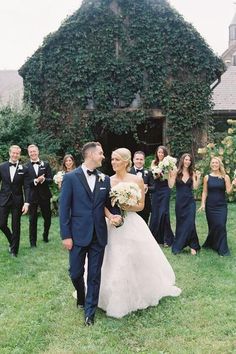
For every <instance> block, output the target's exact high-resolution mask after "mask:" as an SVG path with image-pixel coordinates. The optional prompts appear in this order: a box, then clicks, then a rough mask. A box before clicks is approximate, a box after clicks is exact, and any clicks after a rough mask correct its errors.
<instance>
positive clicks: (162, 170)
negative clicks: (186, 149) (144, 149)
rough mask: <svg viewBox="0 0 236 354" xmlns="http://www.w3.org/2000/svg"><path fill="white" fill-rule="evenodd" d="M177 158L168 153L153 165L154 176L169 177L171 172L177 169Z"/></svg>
mask: <svg viewBox="0 0 236 354" xmlns="http://www.w3.org/2000/svg"><path fill="white" fill-rule="evenodd" d="M176 162H177V159H176V158H175V157H172V156H169V155H167V156H166V157H164V159H163V160H162V161H160V162H159V164H158V165H157V166H153V167H152V174H153V177H154V178H155V179H156V178H161V179H167V178H168V175H169V172H170V171H172V170H176Z"/></svg>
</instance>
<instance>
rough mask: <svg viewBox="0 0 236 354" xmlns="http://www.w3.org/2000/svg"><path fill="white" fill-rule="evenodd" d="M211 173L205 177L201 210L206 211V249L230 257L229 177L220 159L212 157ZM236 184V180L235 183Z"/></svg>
mask: <svg viewBox="0 0 236 354" xmlns="http://www.w3.org/2000/svg"><path fill="white" fill-rule="evenodd" d="M210 168H211V172H210V174H209V175H206V176H205V177H204V181H203V192H202V203H201V207H200V209H199V210H205V209H206V218H207V223H208V236H207V239H206V241H205V242H204V244H203V246H202V247H204V248H212V249H213V250H215V251H217V252H218V254H219V255H220V256H229V255H230V251H229V248H228V243H227V231H226V222H227V201H226V197H225V192H227V193H228V194H229V193H230V192H231V191H232V185H231V183H230V178H229V176H228V175H227V174H226V173H225V169H224V165H223V163H222V161H221V159H220V158H219V157H212V159H211V162H210ZM233 184H235V180H234V181H233Z"/></svg>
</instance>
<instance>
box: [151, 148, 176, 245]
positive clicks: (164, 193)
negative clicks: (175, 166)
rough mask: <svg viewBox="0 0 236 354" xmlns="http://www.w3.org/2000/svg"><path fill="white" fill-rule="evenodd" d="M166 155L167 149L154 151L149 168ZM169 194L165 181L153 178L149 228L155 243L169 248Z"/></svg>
mask: <svg viewBox="0 0 236 354" xmlns="http://www.w3.org/2000/svg"><path fill="white" fill-rule="evenodd" d="M167 155H168V151H167V148H166V147H165V146H159V147H158V148H157V149H156V151H155V160H153V161H152V164H151V168H152V167H155V166H157V165H158V164H159V162H160V161H162V160H163V159H164V157H165V156H167ZM170 192H171V190H170V188H169V186H168V180H167V179H165V180H162V179H161V176H158V177H157V178H155V180H154V190H153V192H152V213H151V219H150V226H149V227H150V230H151V232H152V234H153V236H154V237H155V239H156V241H157V242H158V243H159V244H162V245H164V246H165V247H170V246H171V245H172V243H173V240H174V234H173V232H172V230H171V225H170V211H169V204H170Z"/></svg>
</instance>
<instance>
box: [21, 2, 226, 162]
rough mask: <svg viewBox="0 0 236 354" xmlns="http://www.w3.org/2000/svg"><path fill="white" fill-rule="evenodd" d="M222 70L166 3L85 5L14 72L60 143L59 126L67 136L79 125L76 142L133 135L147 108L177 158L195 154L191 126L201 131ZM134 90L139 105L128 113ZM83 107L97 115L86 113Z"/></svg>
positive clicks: (145, 114)
mask: <svg viewBox="0 0 236 354" xmlns="http://www.w3.org/2000/svg"><path fill="white" fill-rule="evenodd" d="M223 70H224V66H223V63H222V61H221V60H220V59H219V58H217V57H216V56H215V55H214V54H213V52H212V51H211V49H210V48H209V47H208V46H207V44H206V43H205V42H204V40H203V39H202V37H201V36H200V35H199V34H198V33H197V32H196V30H195V29H194V28H193V27H192V25H190V24H187V23H186V22H185V21H184V19H183V18H182V17H181V16H180V15H179V14H178V13H177V12H176V11H175V10H173V9H172V8H171V7H170V6H169V4H168V3H167V2H166V1H164V0H116V1H115V0H113V1H112V0H93V1H92V0H84V2H83V4H82V6H81V8H80V9H79V10H78V11H77V12H75V13H74V14H73V15H72V16H71V17H70V18H68V19H67V20H66V21H65V22H64V23H63V25H62V26H61V27H60V28H59V30H58V31H57V32H56V33H54V34H50V36H48V37H47V38H46V39H45V41H44V44H43V46H42V47H41V48H39V49H38V50H37V52H36V53H35V54H34V55H33V56H32V57H31V58H30V59H29V60H28V61H27V62H26V63H25V65H24V66H23V67H22V68H21V70H20V74H21V75H22V76H23V78H24V85H25V100H26V101H28V102H30V103H31V104H32V105H33V106H37V107H39V109H40V111H41V113H42V120H41V122H42V129H46V130H47V129H49V130H51V131H53V132H55V131H56V132H57V136H58V139H59V138H63V134H64V129H63V124H64V121H65V120H66V122H67V127H68V129H71V130H72V131H75V126H76V124H77V125H80V126H81V127H83V131H82V130H81V129H80V130H79V132H77V135H76V141H78V140H81V141H82V140H86V137H87V139H89V138H91V137H94V139H99V137H100V136H101V134H102V133H103V132H105V131H110V132H114V133H116V134H122V133H123V132H132V133H133V135H136V134H137V128H138V126H139V125H140V124H141V123H143V122H144V121H145V119H146V118H147V117H148V109H150V108H160V109H161V110H162V111H163V113H164V114H165V116H166V119H167V123H168V124H167V126H168V132H167V134H168V136H169V137H171V139H169V142H170V146H171V149H172V153H173V154H176V155H179V154H180V153H182V152H184V151H190V150H192V149H195V147H196V146H195V145H196V139H195V138H194V133H193V131H194V129H195V128H196V129H197V130H199V129H201V127H202V129H203V128H204V129H206V127H207V120H208V116H209V114H210V110H211V92H210V85H211V83H212V82H213V81H214V80H215V79H216V78H217V75H219V73H221V72H222V71H223ZM217 73H218V74H217ZM138 92H140V95H141V104H140V105H139V106H138V109H137V110H136V111H131V110H130V109H129V107H130V105H131V103H132V101H133V100H134V97H135V94H137V93H138ZM87 107H92V108H95V110H92V111H87V113H85V112H86V111H85V109H86V108H87ZM52 112H54V113H57V114H58V115H59V120H57V121H55V120H53V119H52V118H51V117H52ZM75 112H76V114H75ZM78 112H79V113H78ZM54 113H53V114H54ZM85 116H86V117H87V121H86V124H84V121H85V118H84V117H85ZM136 136H137V135H136Z"/></svg>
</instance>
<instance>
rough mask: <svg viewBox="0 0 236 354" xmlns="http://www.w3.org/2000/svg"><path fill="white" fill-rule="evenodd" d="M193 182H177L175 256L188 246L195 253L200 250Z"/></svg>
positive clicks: (173, 246) (189, 180)
mask: <svg viewBox="0 0 236 354" xmlns="http://www.w3.org/2000/svg"><path fill="white" fill-rule="evenodd" d="M192 186H193V182H192V179H191V178H189V179H188V180H187V181H186V182H184V181H182V180H178V179H177V180H176V204H175V214H176V230H175V239H174V243H173V245H172V252H173V253H174V254H177V253H180V252H181V250H182V249H183V248H185V247H187V246H189V247H190V248H192V249H194V250H195V251H199V250H200V245H199V240H198V236H197V231H196V225H195V216H196V203H195V200H194V197H193V189H192Z"/></svg>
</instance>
